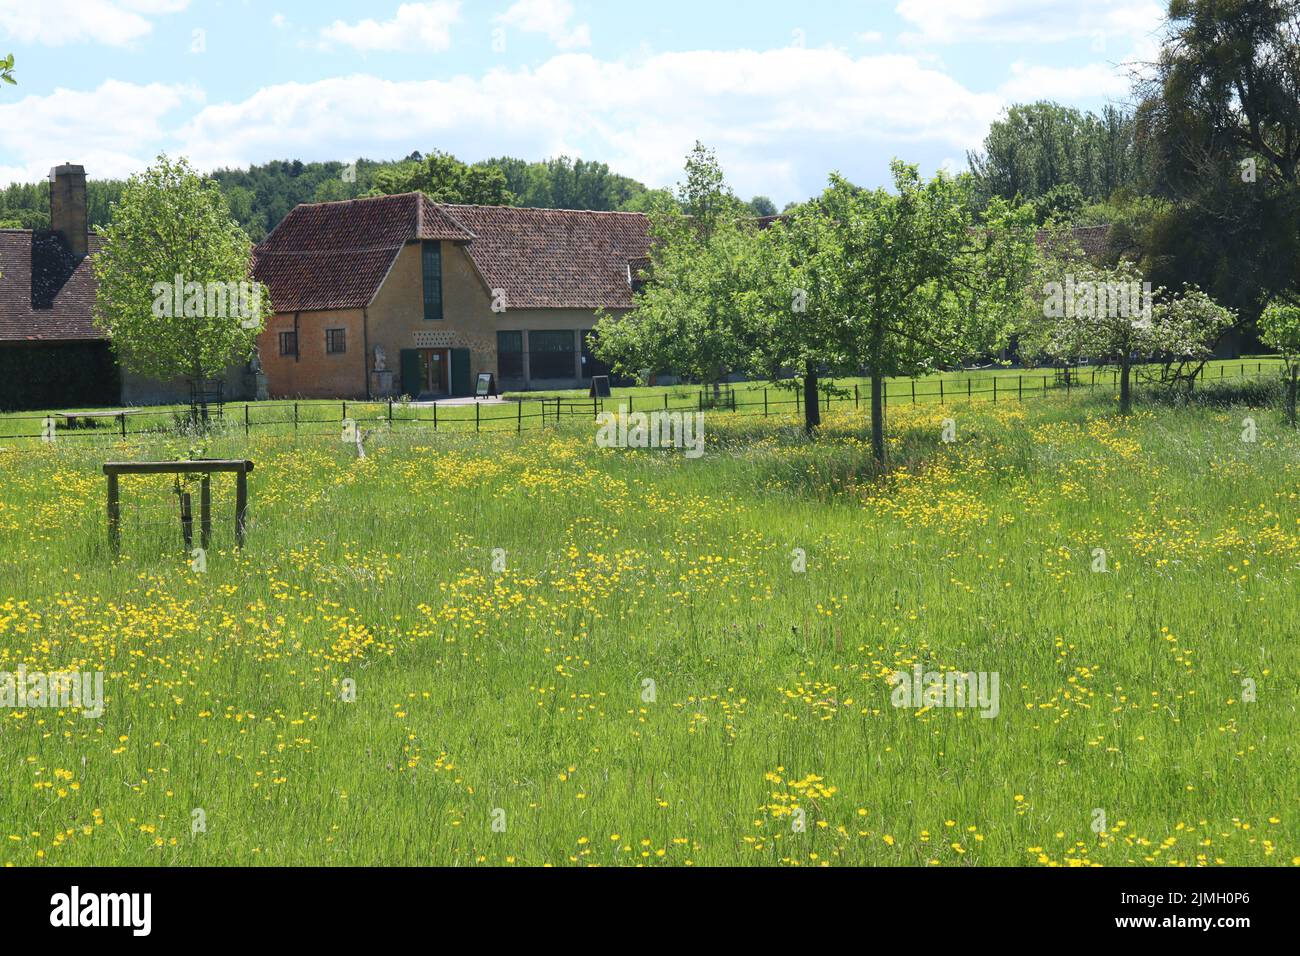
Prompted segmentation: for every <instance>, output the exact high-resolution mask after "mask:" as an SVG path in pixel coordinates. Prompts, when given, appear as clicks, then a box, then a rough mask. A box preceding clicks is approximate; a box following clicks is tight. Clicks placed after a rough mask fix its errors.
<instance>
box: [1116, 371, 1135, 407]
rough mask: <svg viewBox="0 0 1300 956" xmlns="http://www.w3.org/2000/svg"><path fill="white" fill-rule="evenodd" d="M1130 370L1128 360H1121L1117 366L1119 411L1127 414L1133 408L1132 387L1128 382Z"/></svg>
mask: <svg viewBox="0 0 1300 956" xmlns="http://www.w3.org/2000/svg"><path fill="white" fill-rule="evenodd" d="M1130 371H1131V369H1130V367H1129V363H1128V362H1121V363H1120V366H1119V413H1120V414H1121V415H1127V414H1128V413H1129V412H1130V411H1132V409H1133V389H1132V387H1131V385H1130V382H1129V372H1130Z"/></svg>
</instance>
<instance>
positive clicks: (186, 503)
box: [180, 491, 194, 552]
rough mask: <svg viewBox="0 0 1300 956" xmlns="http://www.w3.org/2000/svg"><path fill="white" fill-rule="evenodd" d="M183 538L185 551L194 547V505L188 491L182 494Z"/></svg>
mask: <svg viewBox="0 0 1300 956" xmlns="http://www.w3.org/2000/svg"><path fill="white" fill-rule="evenodd" d="M180 497H181V537H182V538H184V539H185V550H186V552H188V551H190V549H192V548H193V547H194V503H193V502H192V501H191V500H190V493H189V492H188V491H182V492H181V496H180Z"/></svg>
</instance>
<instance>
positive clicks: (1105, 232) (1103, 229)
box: [1073, 226, 1110, 261]
mask: <svg viewBox="0 0 1300 956" xmlns="http://www.w3.org/2000/svg"><path fill="white" fill-rule="evenodd" d="M1073 231H1074V238H1075V239H1076V240H1077V241H1078V243H1079V245H1080V246H1082V247H1083V254H1084V255H1085V256H1087V257H1088V258H1089V259H1092V260H1093V261H1098V260H1100V259H1102V258H1103V257H1104V256H1105V254H1106V240H1107V239H1108V238H1109V237H1110V226H1078V227H1076V228H1075V229H1074V230H1073Z"/></svg>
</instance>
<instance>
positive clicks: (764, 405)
mask: <svg viewBox="0 0 1300 956" xmlns="http://www.w3.org/2000/svg"><path fill="white" fill-rule="evenodd" d="M763 417H764V418H767V388H766V387H764V389H763Z"/></svg>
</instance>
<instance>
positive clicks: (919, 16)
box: [0, 0, 1163, 205]
mask: <svg viewBox="0 0 1300 956" xmlns="http://www.w3.org/2000/svg"><path fill="white" fill-rule="evenodd" d="M1162 7H1163V4H1162V3H1161V2H1159V0H1091V2H1089V0H1078V2H1061V0H860V2H847V0H803V2H798V3H788V2H785V3H777V2H770V0H746V2H727V0H659V2H656V3H632V2H623V0H605V2H584V0H428V2H409V3H399V2H391V0H369V2H364V3H356V2H353V3H346V2H333V0H326V2H315V3H310V2H291V0H284V2H276V0H272V2H270V3H263V2H248V0H0V54H2V53H7V52H12V53H13V54H14V55H15V58H16V60H17V70H16V75H17V77H18V80H19V84H20V85H19V86H17V87H5V88H2V89H0V183H6V182H12V181H32V180H35V179H37V178H39V177H41V176H42V175H43V174H44V173H45V171H46V170H48V168H49V167H50V166H52V165H55V164H57V163H60V162H68V161H71V162H80V163H83V164H84V165H85V166H86V168H87V173H88V174H89V175H90V176H91V177H92V178H94V177H97V176H102V177H108V176H123V175H126V174H129V173H130V172H133V171H135V170H138V169H141V168H143V167H144V166H145V165H147V164H148V162H149V161H150V160H151V159H152V157H153V156H154V155H156V154H157V153H158V152H160V151H166V152H168V153H172V154H181V155H186V156H189V157H190V159H191V160H192V161H193V162H194V163H195V165H197V166H198V167H199V168H201V169H211V168H215V167H217V166H236V165H247V164H248V163H251V162H265V161H267V160H271V159H287V158H296V159H303V160H321V159H340V160H351V159H355V158H357V157H358V156H366V157H369V158H373V159H388V158H396V157H400V156H404V155H406V154H408V153H410V152H411V151H412V150H417V149H418V150H420V151H422V152H427V151H429V150H432V149H442V150H446V151H449V152H452V153H455V154H456V155H458V156H460V157H461V158H462V159H465V160H468V161H473V160H477V159H483V158H487V157H489V156H495V155H502V154H508V155H515V156H520V157H522V158H525V159H542V158H545V157H547V156H552V155H558V154H561V153H567V154H569V155H571V156H581V157H583V158H587V159H599V160H602V161H605V162H607V163H609V164H610V166H611V167H612V168H613V169H614V170H616V171H618V172H622V173H625V174H626V175H629V176H634V177H636V178H638V179H640V180H642V181H644V182H647V183H649V184H650V185H654V186H671V185H672V184H673V183H675V182H676V181H677V180H678V179H679V178H680V170H681V165H682V158H683V156H684V155H685V153H686V151H687V150H688V149H689V148H690V146H691V144H692V143H693V142H694V141H695V140H696V139H700V140H703V141H704V142H706V143H707V144H709V145H710V146H712V147H714V148H715V149H716V150H717V151H718V154H719V157H720V159H721V160H722V163H723V165H724V168H725V169H726V171H727V174H728V178H729V180H730V181H731V183H732V185H733V186H734V187H735V189H736V191H737V192H738V193H740V194H741V195H743V196H746V197H748V196H751V195H754V194H758V193H762V194H766V195H768V196H771V197H772V198H773V199H774V200H776V201H777V203H778V204H779V205H780V204H784V203H785V202H787V201H790V200H794V199H801V198H804V197H806V196H808V195H811V194H813V193H815V192H817V191H818V190H820V189H821V188H822V186H823V185H824V184H825V180H826V175H827V173H829V172H830V171H831V170H839V171H841V172H843V173H844V174H845V175H847V176H849V177H850V178H851V179H853V180H855V181H857V182H860V183H862V184H864V185H869V186H873V185H879V184H882V183H884V182H885V181H886V180H887V177H888V164H889V161H890V159H891V158H893V157H895V156H898V157H901V158H903V159H906V160H909V161H912V162H918V163H920V164H921V165H922V167H923V169H924V170H925V171H926V172H927V173H929V172H933V171H934V170H936V169H938V168H940V167H941V166H944V165H948V166H958V167H960V166H964V164H965V153H966V150H967V149H970V148H973V147H976V146H978V144H979V142H980V140H981V139H982V138H983V135H984V133H985V131H986V130H987V128H988V124H989V122H991V121H992V120H993V119H995V118H996V117H997V116H998V114H999V113H1000V112H1001V111H1002V110H1003V109H1005V107H1006V106H1007V105H1009V104H1011V103H1015V102H1023V101H1028V100H1034V99H1039V98H1048V99H1056V100H1059V101H1062V102H1066V103H1070V104H1073V105H1077V106H1080V107H1084V108H1092V109H1095V108H1097V107H1099V106H1101V105H1102V104H1104V103H1106V102H1122V101H1124V100H1125V99H1126V97H1127V90H1128V86H1129V84H1128V80H1127V76H1128V69H1129V67H1128V64H1130V63H1132V62H1134V61H1140V60H1144V59H1149V58H1150V57H1151V56H1152V55H1153V51H1154V49H1155V45H1156V42H1157V39H1158V30H1159V26H1160V21H1161V13H1162Z"/></svg>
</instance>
